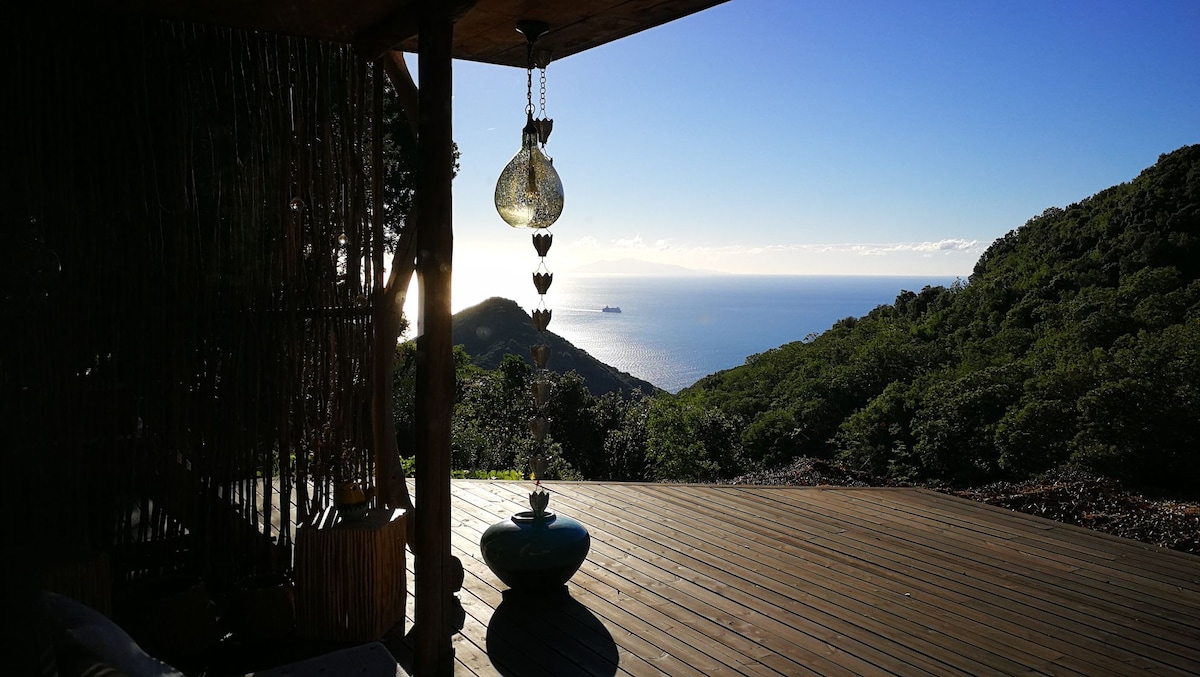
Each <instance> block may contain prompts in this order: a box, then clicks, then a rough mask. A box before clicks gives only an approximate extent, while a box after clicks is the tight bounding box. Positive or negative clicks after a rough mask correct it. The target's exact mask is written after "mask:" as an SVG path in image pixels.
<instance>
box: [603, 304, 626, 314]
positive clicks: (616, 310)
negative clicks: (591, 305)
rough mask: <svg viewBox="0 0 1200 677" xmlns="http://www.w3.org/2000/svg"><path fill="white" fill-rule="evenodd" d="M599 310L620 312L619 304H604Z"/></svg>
mask: <svg viewBox="0 0 1200 677" xmlns="http://www.w3.org/2000/svg"><path fill="white" fill-rule="evenodd" d="M600 312H603V313H619V312H621V307H620V306H604V307H603V308H601V309H600Z"/></svg>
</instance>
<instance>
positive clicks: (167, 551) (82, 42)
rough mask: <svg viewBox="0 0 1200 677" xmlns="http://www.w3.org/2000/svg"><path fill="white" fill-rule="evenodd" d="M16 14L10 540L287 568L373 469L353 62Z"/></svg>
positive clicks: (9, 262)
mask: <svg viewBox="0 0 1200 677" xmlns="http://www.w3.org/2000/svg"><path fill="white" fill-rule="evenodd" d="M22 18H23V19H24V21H25V23H24V24H21V22H20V21H18V22H17V23H18V30H19V31H20V35H14V36H13V39H14V41H15V44H16V50H15V57H14V61H13V62H10V63H7V64H5V65H4V67H5V69H6V70H5V73H6V77H7V80H8V81H7V83H6V84H7V86H6V88H5V89H6V94H7V98H8V100H9V102H10V103H9V104H6V111H5V113H4V114H5V115H6V116H11V119H9V120H8V122H9V124H8V125H6V129H7V130H8V133H9V135H10V137H11V138H10V140H11V141H13V142H14V143H13V145H14V146H15V147H14V148H13V151H12V152H11V153H10V154H9V157H7V158H6V160H7V162H8V163H9V165H10V166H9V167H8V168H7V171H11V172H13V173H14V176H13V177H12V180H11V181H10V180H6V181H5V182H4V183H5V187H4V189H3V190H4V191H5V194H6V198H5V200H4V205H5V207H6V211H7V212H8V214H7V215H6V216H5V217H4V222H5V231H6V241H7V242H8V243H10V247H9V253H8V254H7V255H6V256H7V258H6V259H5V264H6V270H7V271H8V272H6V273H5V276H4V278H3V279H4V289H3V306H2V312H3V314H4V315H5V319H4V322H3V325H4V327H5V329H4V332H3V334H4V338H3V339H2V340H3V344H2V345H3V349H4V352H3V362H2V363H0V370H2V371H0V378H2V379H3V383H2V385H3V388H4V390H3V393H4V401H3V402H0V404H3V405H4V407H5V410H6V413H5V415H6V416H7V417H10V419H11V420H10V421H9V425H6V426H5V430H6V432H7V437H6V440H5V442H4V445H5V446H6V447H9V448H8V450H7V451H6V452H5V456H6V457H8V458H11V459H13V460H14V461H15V465H12V466H10V473H9V474H8V478H9V481H10V482H14V481H15V482H17V483H18V484H19V485H20V486H18V487H17V491H16V492H15V493H16V498H17V500H18V502H19V503H21V504H24V505H26V506H37V509H36V510H30V511H26V512H27V513H28V514H27V515H26V518H25V521H24V522H23V523H22V524H21V525H20V526H18V527H16V530H17V532H18V534H17V535H18V537H19V538H20V539H22V540H24V541H26V542H32V543H38V544H40V546H41V547H42V548H48V549H50V550H55V549H60V548H61V547H62V546H64V544H70V546H71V547H72V548H89V549H96V550H112V551H113V552H114V554H115V556H114V565H115V567H116V568H117V570H118V571H119V572H124V575H125V576H126V577H127V578H130V577H136V576H139V575H150V574H153V573H156V572H162V571H167V570H172V569H181V568H191V569H193V570H198V571H200V572H202V573H205V574H207V575H208V576H210V577H211V578H214V579H216V581H214V582H217V583H218V585H219V584H220V581H222V580H226V581H227V580H228V579H229V578H230V577H233V576H237V575H241V574H248V573H252V572H261V571H264V570H270V569H275V570H278V569H280V568H286V567H287V566H288V561H289V557H290V554H289V553H290V549H291V543H292V537H293V533H294V527H293V525H294V524H295V523H296V522H297V521H299V520H302V519H304V518H305V517H307V516H308V515H309V514H311V513H312V512H314V511H315V510H317V509H319V508H320V507H322V506H323V505H326V504H328V503H329V502H330V493H331V482H332V480H333V479H334V478H335V477H337V476H338V475H340V474H345V475H348V476H352V477H355V478H362V479H365V478H368V477H370V473H371V471H372V468H371V467H369V466H370V463H371V461H370V458H371V454H370V453H369V448H370V421H369V406H368V405H369V397H368V394H367V387H366V374H367V371H368V368H369V348H370V345H371V331H372V327H371V323H370V307H369V305H370V299H371V298H372V292H373V290H374V289H375V287H376V280H373V279H372V277H371V275H372V271H371V266H370V265H367V262H368V261H370V257H371V256H372V255H373V254H374V252H373V251H372V250H371V247H372V246H374V244H373V242H372V238H371V232H372V230H371V227H370V213H369V209H370V206H371V195H370V194H369V192H370V188H371V185H372V184H371V167H372V166H373V165H372V163H371V156H370V151H371V148H372V146H371V134H372V130H371V120H372V116H371V107H372V104H373V102H372V100H371V91H372V86H371V85H372V83H371V77H372V75H371V71H370V69H369V67H368V66H367V65H366V64H365V63H363V62H362V61H361V60H360V59H358V58H356V57H355V56H354V55H353V53H352V52H351V51H350V50H349V49H348V48H346V47H343V46H339V45H330V44H324V43H319V42H313V41H304V40H299V39H289V38H283V37H277V36H262V35H255V34H248V33H242V32H236V31H230V30H223V29H218V28H212V27H199V26H194V25H189V24H175V23H167V22H158V21H151V20H145V19H136V18H133V19H129V18H122V17H111V16H106V15H97V16H91V17H79V16H76V17H74V18H75V19H78V20H76V21H66V22H64V21H62V20H61V18H56V17H48V16H43V17H36V16H35V17H27V16H22ZM52 19H54V20H52ZM10 192H11V194H9V193H10ZM55 257H56V258H57V259H58V261H59V262H60V263H61V273H60V274H58V275H57V276H54V275H53V274H52V273H53V268H54V266H53V259H54V258H55ZM380 282H381V281H380ZM10 445H11V446H10Z"/></svg>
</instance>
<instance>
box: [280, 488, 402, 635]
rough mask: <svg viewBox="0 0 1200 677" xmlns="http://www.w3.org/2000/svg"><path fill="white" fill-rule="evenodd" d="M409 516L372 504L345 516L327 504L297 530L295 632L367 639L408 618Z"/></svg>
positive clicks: (400, 510)
mask: <svg viewBox="0 0 1200 677" xmlns="http://www.w3.org/2000/svg"><path fill="white" fill-rule="evenodd" d="M406 517H407V514H406V512H405V511H404V510H402V509H392V508H372V509H371V510H368V511H367V512H366V514H364V515H363V516H362V517H361V518H359V519H356V520H343V519H341V518H340V517H339V516H338V513H337V510H336V509H334V508H326V509H325V510H324V511H322V512H320V513H318V514H317V515H315V516H314V517H313V519H312V521H311V522H309V523H308V524H307V525H304V526H303V527H301V528H300V529H299V530H297V532H296V632H297V634H298V635H300V636H301V637H305V638H308V639H319V640H331V641H347V642H368V641H373V640H377V639H379V638H381V637H383V635H384V634H385V633H386V632H387V631H388V630H390V629H391V628H392V627H393V626H395V625H396V624H397V623H403V622H404V602H405V599H404V596H405V592H406V591H405V585H406V583H405V580H406V577H405V570H404V564H405V563H404V542H405V529H406V523H407V519H406Z"/></svg>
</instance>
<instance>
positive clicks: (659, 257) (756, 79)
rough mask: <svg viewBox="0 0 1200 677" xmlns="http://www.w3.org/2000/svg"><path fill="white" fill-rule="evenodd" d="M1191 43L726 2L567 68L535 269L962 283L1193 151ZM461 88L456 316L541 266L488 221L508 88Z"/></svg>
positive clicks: (1192, 36) (510, 117)
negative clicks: (1026, 233) (549, 222)
mask: <svg viewBox="0 0 1200 677" xmlns="http://www.w3.org/2000/svg"><path fill="white" fill-rule="evenodd" d="M1197 36H1200V2H1197V1H1196V0H1183V1H1169V0H1130V1H1127V2H1111V1H1105V0H1087V1H1074V0H1005V1H1004V2H975V1H971V0H959V1H954V2H939V1H932V2H915V1H913V2H908V1H904V2H901V1H899V0H893V1H881V0H879V1H876V0H855V1H847V2H832V1H822V2H810V1H801V0H730V1H729V2H727V3H725V4H722V5H719V6H717V7H715V8H712V9H709V10H705V11H703V12H700V13H698V14H695V15H692V16H689V17H686V18H684V19H681V20H679V21H676V22H674V23H671V24H668V25H665V26H661V27H658V28H655V29H651V30H649V31H646V32H643V33H640V34H638V35H635V36H631V37H629V38H625V39H623V40H620V41H617V42H614V43H611V44H609V45H606V46H604V47H600V48H597V49H594V50H591V51H588V52H584V53H581V54H577V55H574V56H570V57H567V58H565V59H563V60H562V61H556V62H553V63H551V64H550V67H549V68H548V70H547V85H548V88H547V89H548V91H547V109H548V110H547V112H548V114H549V116H550V117H552V118H554V120H555V129H554V135H553V137H552V138H551V139H550V142H549V144H548V145H547V152H548V153H549V154H550V155H551V156H553V157H554V159H555V167H556V168H557V169H558V171H559V174H560V175H561V177H562V180H563V183H564V186H565V194H566V206H565V209H564V211H563V215H562V217H561V219H560V220H559V221H558V223H556V224H555V225H554V226H553V227H552V228H551V229H550V232H552V233H553V234H554V236H555V242H554V247H553V248H552V250H551V251H550V254H549V256H548V257H547V261H546V263H547V266H548V268H549V269H550V270H551V271H555V272H557V273H560V274H569V271H571V270H572V269H574V268H577V267H579V266H582V265H585V264H588V263H592V262H596V261H605V260H617V259H625V258H636V259H642V260H646V261H652V262H660V263H670V264H676V265H683V266H688V267H691V268H698V269H703V270H712V271H722V272H729V273H760V274H762V273H772V274H848V275H870V274H893V275H894V274H910V275H930V276H934V275H962V276H964V277H965V276H966V275H968V274H969V273H970V271H971V268H972V267H973V265H974V263H975V261H976V260H977V259H978V257H979V255H980V253H981V252H982V251H983V249H985V248H986V247H987V246H988V245H989V244H990V243H991V242H992V241H993V240H994V239H996V238H997V237H1000V236H1002V235H1004V234H1005V233H1006V232H1008V231H1009V230H1012V229H1014V228H1017V227H1019V226H1021V225H1022V224H1024V223H1025V222H1026V221H1027V220H1028V219H1029V218H1031V217H1033V216H1036V215H1037V214H1040V213H1041V212H1042V211H1043V210H1044V209H1046V208H1047V207H1050V206H1066V205H1068V204H1071V203H1073V202H1077V201H1079V200H1081V199H1083V198H1085V197H1087V196H1089V195H1092V194H1093V193H1096V192H1098V191H1100V190H1102V189H1104V188H1107V187H1109V186H1111V185H1114V184H1117V183H1121V182H1124V181H1128V180H1130V179H1132V178H1134V177H1135V176H1136V175H1137V174H1138V172H1139V171H1141V170H1142V169H1144V168H1145V167H1148V166H1150V165H1152V164H1154V162H1155V161H1156V160H1157V158H1158V156H1159V155H1160V154H1162V153H1166V152H1169V151H1172V150H1175V149H1176V148H1179V147H1180V146H1184V145H1188V144H1194V143H1200V37H1197ZM410 58H414V57H410ZM412 65H413V66H414V72H415V63H413V64H412ZM454 76H455V89H454V92H455V98H454V137H455V140H456V141H457V143H458V144H459V148H460V150H461V152H462V169H461V172H460V174H459V176H458V178H457V179H456V180H455V184H454V208H455V217H454V218H455V275H456V279H455V283H456V290H455V294H456V298H455V303H454V306H455V308H456V309H458V308H461V307H464V306H465V305H470V304H471V303H474V302H476V301H478V300H480V299H482V298H483V297H486V296H488V295H492V294H494V293H500V292H502V291H504V290H505V289H508V288H509V287H508V281H509V280H511V281H512V282H513V283H514V284H515V285H519V286H516V287H513V288H519V289H522V290H524V289H525V287H531V284H530V283H529V273H530V272H532V271H533V270H534V269H535V268H536V267H537V257H536V253H535V252H534V251H533V247H532V246H531V245H530V242H529V234H530V233H529V231H524V230H514V229H511V228H509V227H508V226H507V225H506V224H505V223H504V222H503V221H501V220H500V217H499V216H498V215H497V214H496V212H495V209H494V207H493V206H492V194H493V189H494V186H495V180H496V177H497V176H498V175H499V173H500V170H501V169H502V168H503V167H504V165H505V164H506V163H507V162H508V160H509V158H510V157H511V156H512V154H513V153H514V152H515V151H516V149H517V147H518V146H519V143H520V129H521V127H522V126H523V124H524V105H525V73H524V71H523V70H520V69H512V68H504V67H499V66H489V65H482V64H474V63H467V62H456V63H455V66H454ZM535 86H536V85H535ZM535 97H536V93H535ZM485 273H486V275H485Z"/></svg>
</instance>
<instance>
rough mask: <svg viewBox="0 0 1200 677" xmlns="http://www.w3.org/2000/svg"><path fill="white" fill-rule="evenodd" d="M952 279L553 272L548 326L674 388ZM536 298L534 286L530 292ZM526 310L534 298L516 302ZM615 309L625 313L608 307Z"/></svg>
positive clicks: (599, 354) (618, 364)
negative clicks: (902, 294) (606, 309)
mask: <svg viewBox="0 0 1200 677" xmlns="http://www.w3.org/2000/svg"><path fill="white" fill-rule="evenodd" d="M954 280H955V278H954V277H934V276H930V277H882V276H880V277H874V276H871V277H867V276H862V277H859V276H801V275H793V276H765V275H764V276H758V275H723V276H699V277H629V276H604V275H556V276H555V279H554V284H553V285H552V286H551V288H550V290H549V292H548V293H547V294H546V304H545V305H546V307H547V308H550V309H551V310H552V311H553V315H552V319H551V322H550V326H549V327H548V329H549V330H550V331H552V332H554V333H556V334H558V335H560V336H562V337H563V338H565V339H567V340H568V341H570V342H571V343H573V344H574V345H575V346H576V347H577V348H582V349H583V350H586V351H587V352H588V353H589V354H590V355H591V356H592V357H595V358H596V359H598V360H600V361H601V362H605V363H607V364H609V365H612V366H613V367H616V368H617V369H620V370H621V371H624V372H628V373H630V374H632V375H634V376H636V377H638V378H640V379H643V380H646V381H649V382H650V383H653V384H654V385H656V386H658V387H659V388H662V389H663V390H667V391H669V392H672V393H674V392H679V391H680V390H681V389H683V388H686V387H687V386H690V385H692V384H693V383H695V382H696V381H697V380H699V379H700V378H703V377H704V376H707V375H709V374H712V373H715V372H718V371H721V370H724V369H730V368H732V367H736V366H738V365H741V364H744V363H745V361H746V358H747V357H749V356H751V355H754V354H756V353H761V352H764V351H766V350H770V349H771V348H777V347H779V346H781V345H783V344H785V343H790V342H792V341H799V340H802V339H803V338H804V337H806V336H807V335H809V334H811V333H820V332H823V331H825V330H826V329H829V328H830V327H831V326H833V323H834V322H836V321H838V320H840V319H842V318H845V317H848V316H856V317H858V316H862V315H865V314H866V313H868V312H870V311H871V310H872V309H873V308H875V307H877V306H879V305H882V304H890V303H892V302H893V301H895V299H896V296H897V295H898V294H899V293H900V292H901V290H905V289H907V290H909V291H920V290H921V288H922V287H924V286H926V285H934V286H937V285H944V286H949V285H950V284H952V283H953V282H954ZM533 297H534V298H535V299H536V292H535V293H534V294H533ZM517 301H518V303H520V304H521V306H522V307H523V308H525V310H527V311H532V310H534V307H531V306H530V305H529V303H528V299H518V300H517ZM604 306H616V307H619V308H620V309H621V312H620V313H611V312H610V313H606V312H602V311H601V309H602V308H604Z"/></svg>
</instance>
